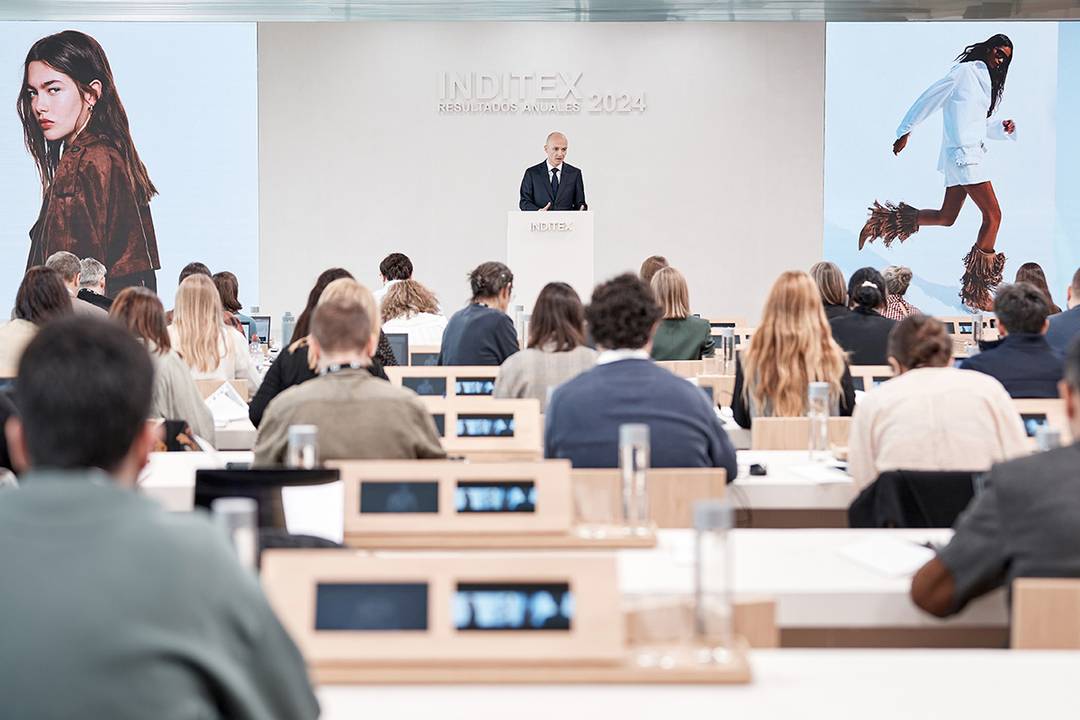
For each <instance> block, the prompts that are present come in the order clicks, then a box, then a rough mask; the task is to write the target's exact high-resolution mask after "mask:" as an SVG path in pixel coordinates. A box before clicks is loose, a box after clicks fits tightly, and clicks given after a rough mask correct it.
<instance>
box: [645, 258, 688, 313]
mask: <svg viewBox="0 0 1080 720" xmlns="http://www.w3.org/2000/svg"><path fill="white" fill-rule="evenodd" d="M650 284H651V285H652V291H653V295H655V296H656V302H658V303H660V307H661V308H663V310H664V319H665V320H685V319H686V318H688V317H690V289H689V288H687V287H686V278H685V277H683V274H682V273H681V272H679V271H678V270H676V269H675V268H673V267H665V268H660V269H659V270H657V271H656V274H655V275H653V277H652V280H651V281H650Z"/></svg>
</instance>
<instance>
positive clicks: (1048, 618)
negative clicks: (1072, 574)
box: [1011, 578, 1080, 650]
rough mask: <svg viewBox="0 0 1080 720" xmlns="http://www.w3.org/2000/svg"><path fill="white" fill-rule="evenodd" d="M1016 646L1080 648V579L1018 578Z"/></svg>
mask: <svg viewBox="0 0 1080 720" xmlns="http://www.w3.org/2000/svg"><path fill="white" fill-rule="evenodd" d="M1011 647H1012V649H1013V650H1080V579H1078V578H1017V579H1016V580H1015V581H1014V582H1013V587H1012V642H1011Z"/></svg>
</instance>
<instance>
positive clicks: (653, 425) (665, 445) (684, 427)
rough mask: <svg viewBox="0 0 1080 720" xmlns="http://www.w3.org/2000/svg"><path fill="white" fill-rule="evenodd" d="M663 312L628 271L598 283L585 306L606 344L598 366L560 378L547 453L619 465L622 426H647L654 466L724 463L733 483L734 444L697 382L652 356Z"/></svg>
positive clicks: (589, 464) (548, 418) (594, 464)
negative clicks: (654, 359) (673, 372)
mask: <svg viewBox="0 0 1080 720" xmlns="http://www.w3.org/2000/svg"><path fill="white" fill-rule="evenodd" d="M661 315H662V312H661V310H660V307H659V306H658V305H657V304H656V300H655V299H654V297H653V294H652V291H651V290H650V289H649V286H648V285H646V284H645V282H644V281H643V280H641V279H640V278H638V277H635V276H634V275H631V274H629V273H627V274H625V275H619V276H618V277H616V278H614V279H612V280H609V281H608V282H605V283H601V284H600V285H598V286H597V287H596V289H595V290H593V294H592V302H591V303H590V304H589V307H588V308H587V309H586V310H585V317H586V319H587V320H588V322H589V328H590V330H592V334H593V338H595V340H596V343H597V345H598V346H599V348H600V349H601V350H602V352H601V353H600V356H599V357H598V358H597V359H596V367H594V368H593V369H592V370H587V371H585V372H583V373H581V374H580V375H578V376H577V377H575V378H573V379H572V380H568V381H567V382H565V383H563V384H562V385H560V386H559V387H558V388H556V389H555V392H554V393H552V395H551V402H550V403H548V407H547V413H546V414H545V416H544V424H545V427H544V457H547V458H568V459H569V460H570V461H571V463H572V464H573V466H574V467H578V468H613V467H618V466H619V426H620V425H623V424H626V423H644V424H646V425H648V426H649V433H650V435H649V439H650V446H651V451H650V452H651V457H650V461H651V465H652V466H653V467H721V468H724V469H725V470H726V471H727V479H728V482H731V481H732V480H734V479H735V475H736V474H737V472H738V467H737V465H736V462H735V449H734V447H732V445H731V441H730V440H729V439H728V436H727V433H726V432H725V431H724V428H723V427H722V426H721V425H720V420H719V418H718V417H717V415H716V410H715V408H713V406H712V404H711V403H710V402H709V401H708V399H707V398H706V397H705V394H704V393H703V392H702V391H701V389H700V388H697V387H695V386H693V385H691V384H690V383H688V382H687V381H686V380H684V379H683V378H680V377H678V376H676V375H674V374H672V373H670V372H668V371H667V370H665V369H663V368H661V367H659V366H658V365H657V364H656V363H654V362H653V361H652V359H651V358H650V357H649V351H650V349H651V348H650V346H651V344H652V336H653V333H654V332H656V326H657V324H658V323H659V321H660V317H661Z"/></svg>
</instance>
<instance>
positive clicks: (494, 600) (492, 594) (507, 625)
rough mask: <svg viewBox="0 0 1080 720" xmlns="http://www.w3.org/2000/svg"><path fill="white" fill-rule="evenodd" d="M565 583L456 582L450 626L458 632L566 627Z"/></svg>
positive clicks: (570, 607)
mask: <svg viewBox="0 0 1080 720" xmlns="http://www.w3.org/2000/svg"><path fill="white" fill-rule="evenodd" d="M573 620H574V595H573V593H572V592H570V584H569V583H490V582H484V583H458V586H457V591H456V592H455V593H454V628H455V629H456V630H461V631H472V630H479V631H485V630H486V631H491V630H504V631H506V630H509V631H544V630H549V631H550V630H562V631H566V630H570V628H571V626H572V625H573Z"/></svg>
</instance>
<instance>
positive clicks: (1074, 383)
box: [1065, 335, 1080, 393]
mask: <svg viewBox="0 0 1080 720" xmlns="http://www.w3.org/2000/svg"><path fill="white" fill-rule="evenodd" d="M1065 382H1066V383H1068V384H1069V387H1071V388H1072V389H1073V390H1075V391H1076V392H1078V393H1080V335H1078V336H1077V337H1075V338H1073V341H1072V343H1070V344H1069V347H1068V349H1067V350H1066V352H1065Z"/></svg>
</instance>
